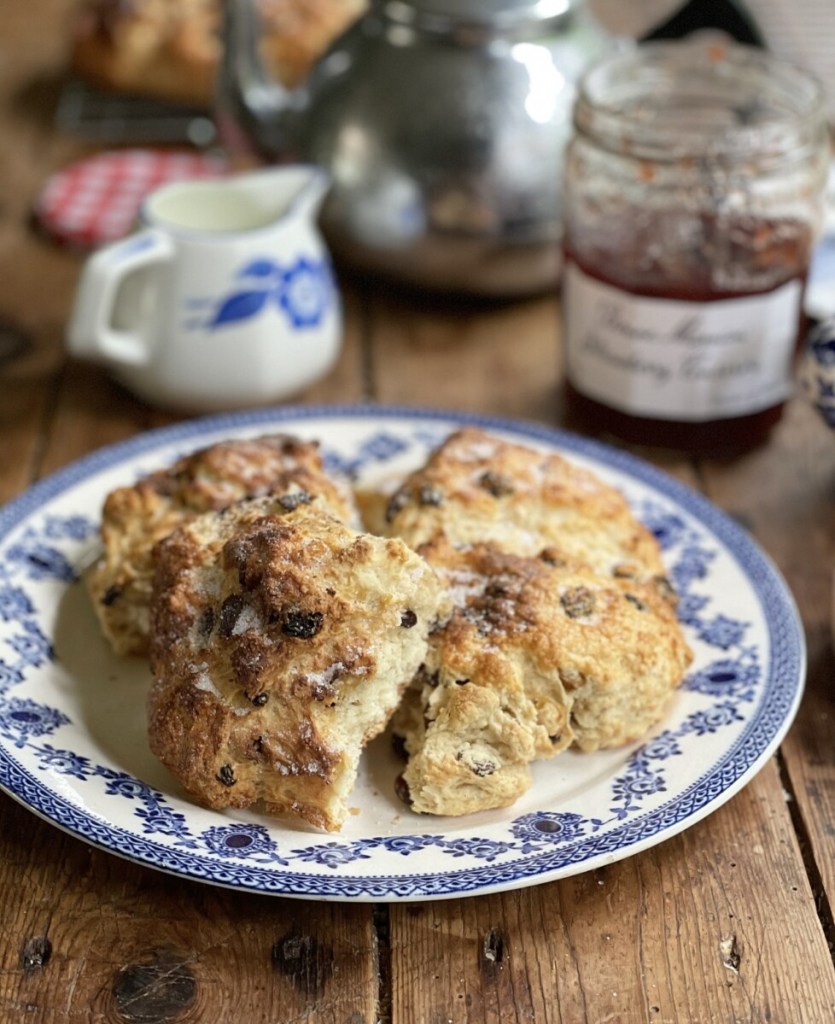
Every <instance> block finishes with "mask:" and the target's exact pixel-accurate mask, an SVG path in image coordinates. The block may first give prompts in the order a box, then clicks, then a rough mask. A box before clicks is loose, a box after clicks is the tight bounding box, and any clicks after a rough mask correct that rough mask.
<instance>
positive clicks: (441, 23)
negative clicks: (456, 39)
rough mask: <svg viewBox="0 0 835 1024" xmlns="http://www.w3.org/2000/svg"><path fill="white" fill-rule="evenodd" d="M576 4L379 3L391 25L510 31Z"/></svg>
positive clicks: (492, 0)
mask: <svg viewBox="0 0 835 1024" xmlns="http://www.w3.org/2000/svg"><path fill="white" fill-rule="evenodd" d="M578 3H579V0H378V3H377V6H378V8H380V9H381V10H382V11H383V12H384V13H385V15H386V16H387V17H388V18H390V19H391V20H392V21H398V22H401V23H405V24H416V23H419V24H420V25H422V26H423V27H426V28H437V29H444V28H449V27H451V26H453V25H471V26H478V27H489V28H494V29H495V28H498V29H510V28H514V27H516V26H520V25H523V24H525V23H527V22H541V21H550V20H552V19H554V18H558V17H560V16H562V15H564V14H567V13H568V12H569V11H571V10H572V9H573V8H575V7H577V6H578Z"/></svg>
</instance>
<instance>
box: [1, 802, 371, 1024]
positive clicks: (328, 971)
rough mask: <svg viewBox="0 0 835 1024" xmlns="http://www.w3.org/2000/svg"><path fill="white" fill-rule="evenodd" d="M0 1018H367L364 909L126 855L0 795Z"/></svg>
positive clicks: (324, 1022)
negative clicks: (100, 847)
mask: <svg viewBox="0 0 835 1024" xmlns="http://www.w3.org/2000/svg"><path fill="white" fill-rule="evenodd" d="M0 906H2V907H3V922H4V934H5V936H6V941H4V942H3V944H2V950H0V1019H2V1020H4V1021H12V1020H23V1019H26V1020H29V1021H37V1022H39V1024H76V1022H78V1021H82V1020H84V1021H113V1022H120V1024H130V1022H134V1024H135V1022H139V1021H145V1022H151V1021H156V1022H160V1024H162V1022H165V1021H172V1022H173V1021H175V1020H176V1021H180V1020H189V1021H241V1022H250V1021H251V1022H260V1021H264V1022H266V1021H275V1022H278V1021H286V1022H289V1021H293V1022H294V1024H304V1022H310V1024H344V1022H346V1021H351V1022H352V1024H354V1022H355V1024H363V1022H367V1024H374V1022H375V1021H376V1019H377V1017H376V1011H377V998H378V993H377V980H376V970H375V967H376V957H375V938H374V933H373V928H372V911H371V908H370V907H369V906H367V905H350V904H338V903H311V902H308V901H304V900H289V899H280V898H276V897H270V896H261V895H256V894H248V893H240V892H233V891H231V890H227V889H223V888H220V887H216V886H209V885H202V884H200V883H198V882H186V881H183V880H181V879H176V878H173V877H171V876H168V875H165V874H162V873H161V872H155V871H153V870H151V869H150V868H143V867H138V866H135V865H133V864H128V863H126V862H125V861H123V860H121V859H119V858H116V857H114V856H112V855H110V854H107V853H102V852H100V851H97V850H95V849H93V848H91V847H89V846H88V845H86V844H85V843H84V842H82V841H80V840H78V839H75V838H72V837H70V836H68V835H65V834H64V833H63V832H59V831H58V830H57V829H55V828H52V827H51V826H49V825H47V824H46V823H44V822H40V821H37V820H36V819H35V818H34V817H33V816H32V815H30V814H29V813H28V812H26V811H25V810H24V809H23V808H21V807H18V806H17V805H16V804H14V803H13V802H12V801H11V800H8V799H5V798H3V799H0Z"/></svg>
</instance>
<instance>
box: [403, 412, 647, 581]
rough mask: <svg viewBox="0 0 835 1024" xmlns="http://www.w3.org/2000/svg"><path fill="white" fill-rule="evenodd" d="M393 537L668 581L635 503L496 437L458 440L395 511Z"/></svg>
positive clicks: (418, 477)
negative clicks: (481, 545) (546, 552)
mask: <svg viewBox="0 0 835 1024" xmlns="http://www.w3.org/2000/svg"><path fill="white" fill-rule="evenodd" d="M385 520H386V522H385V532H386V533H387V534H388V535H390V536H398V537H402V538H403V539H404V540H405V541H406V543H407V544H410V545H412V546H413V547H415V548H417V547H420V545H421V544H425V543H426V542H427V541H430V540H432V539H433V538H434V537H436V536H438V535H440V534H442V533H443V534H445V535H446V537H447V538H448V540H450V541H451V542H452V543H453V544H474V543H478V542H479V541H491V542H494V543H495V544H497V545H498V546H499V547H500V548H501V549H502V550H504V551H508V552H510V553H513V554H518V555H538V554H539V553H540V552H541V551H542V550H543V549H544V548H546V547H547V548H549V549H550V552H551V556H552V558H553V559H554V560H567V561H582V562H585V563H587V564H588V565H589V566H590V567H591V568H594V569H595V570H596V571H598V572H601V573H603V574H604V575H620V576H630V577H637V578H646V577H653V576H661V575H663V573H664V566H663V563H662V560H661V554H660V551H659V548H658V544H657V542H656V540H655V538H654V537H653V536H652V534H650V533H649V531H648V530H647V529H646V528H645V527H644V526H642V525H641V524H640V523H639V522H638V521H637V520H636V519H635V517H634V516H633V514H632V512H631V510H630V508H629V506H628V504H627V502H626V500H625V498H624V497H623V495H622V494H621V493H620V492H619V491H618V490H616V489H615V488H614V487H611V486H609V485H608V484H606V483H604V481H602V480H601V479H600V478H599V477H598V476H597V475H596V474H594V473H592V472H590V471H588V470H586V469H584V468H582V467H581V466H579V465H575V464H574V463H573V462H570V461H569V460H568V459H565V458H563V457H562V456H561V455H559V454H556V453H553V452H550V453H545V452H538V451H535V450H534V449H532V448H528V447H525V446H522V445H518V444H513V443H509V442H506V441H503V440H501V439H500V438H497V437H493V436H491V435H489V434H487V433H486V432H485V431H483V430H481V429H479V428H476V427H466V428H464V429H462V430H458V431H456V432H455V433H454V434H452V435H451V436H450V437H449V438H448V439H447V440H446V441H445V442H444V443H443V444H442V445H441V446H440V447H439V448H437V449H436V450H435V451H434V452H433V453H432V454H431V456H430V457H429V459H428V460H427V462H426V465H425V466H424V467H422V468H421V469H419V470H418V471H416V472H415V473H412V474H411V475H410V476H409V477H408V478H407V479H406V480H405V481H404V483H403V485H402V487H400V489H399V490H397V491H396V492H395V493H394V495H393V496H392V497H391V499H390V500H389V503H388V508H387V512H386V516H385Z"/></svg>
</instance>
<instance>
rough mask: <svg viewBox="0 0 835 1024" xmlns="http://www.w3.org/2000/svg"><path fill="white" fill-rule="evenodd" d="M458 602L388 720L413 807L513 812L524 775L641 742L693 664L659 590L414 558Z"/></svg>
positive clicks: (512, 565)
mask: <svg viewBox="0 0 835 1024" xmlns="http://www.w3.org/2000/svg"><path fill="white" fill-rule="evenodd" d="M420 553H421V554H422V555H423V556H424V557H425V558H426V559H427V561H428V562H429V563H430V565H432V566H433V568H435V570H436V571H437V573H438V575H439V576H440V578H441V581H442V582H443V583H444V585H445V586H446V588H447V591H448V593H449V594H450V595H451V596H452V598H453V599H454V603H455V610H454V612H453V614H452V616H451V618H450V619H449V620H448V621H446V623H445V624H442V625H440V626H439V628H437V629H436V630H435V631H433V633H432V634H431V636H430V641H429V650H428V652H427V656H426V660H425V662H424V664H423V666H422V668H421V671H420V672H419V673H418V675H417V676H416V679H415V681H414V682H413V684H412V686H411V687H410V688H409V690H408V692H407V694H406V697H405V699H404V701H403V703H402V705H401V707H400V709H399V710H398V712H397V714H396V715H395V719H394V723H393V729H394V732H395V734H397V735H399V736H400V737H401V738H402V740H403V744H404V747H405V751H406V753H407V755H408V762H407V765H406V768H405V771H404V774H403V781H404V782H405V783H406V785H407V787H408V793H409V800H410V804H411V806H412V808H413V809H414V810H416V811H418V812H428V813H432V814H450V815H457V814H467V813H470V812H472V811H476V810H486V809H490V808H495V807H504V806H507V805H509V804H511V803H512V802H513V801H514V800H516V798H517V797H518V796H520V795H521V794H522V793H523V792H524V791H525V790H526V789H527V788H528V786H529V785H530V780H531V776H530V763H531V762H532V761H534V760H537V759H540V758H548V757H551V756H553V755H554V754H556V753H558V752H559V751H561V750H563V749H565V748H566V747H567V746H568V745H569V744H571V743H574V744H575V745H576V746H578V747H579V748H581V749H583V750H596V749H598V748H600V747H610V746H617V745H621V744H624V743H628V742H630V741H632V740H635V739H637V738H639V737H640V736H641V735H643V734H644V733H645V732H646V730H647V729H649V728H650V726H652V725H653V724H655V722H657V721H658V719H659V718H660V717H661V716H662V715H663V713H664V711H665V709H666V707H667V704H668V702H669V699H670V697H671V695H672V692H673V690H674V689H675V687H676V686H677V685H678V684H679V682H680V681H681V679H682V677H683V675H684V672H685V669H686V667H687V665H688V664H689V662H690V657H691V654H690V650H689V648H688V646H687V644H686V642H685V641H684V639H683V637H682V635H681V631H680V629H679V627H678V624H677V622H676V620H675V615H674V612H673V608H672V607H671V605H670V603H669V600H668V593H667V588H666V587H664V586H663V585H661V586H658V585H654V584H642V583H637V582H634V581H625V580H622V579H615V578H612V577H608V578H607V577H603V576H601V575H600V574H598V573H596V572H594V571H593V570H590V569H589V568H588V567H586V566H584V565H583V564H582V563H574V564H566V563H558V564H554V562H553V559H552V557H551V555H550V553H549V552H548V551H547V550H546V551H545V552H544V554H543V555H541V556H540V557H538V558H530V557H522V556H518V555H511V554H507V553H505V552H502V551H500V550H499V549H498V548H497V547H496V546H495V545H493V544H473V545H470V546H466V547H458V548H456V547H454V546H453V545H451V544H450V543H449V542H448V541H447V540H445V539H444V538H438V539H436V540H434V541H432V542H430V543H429V544H426V545H424V546H423V547H421V549H420Z"/></svg>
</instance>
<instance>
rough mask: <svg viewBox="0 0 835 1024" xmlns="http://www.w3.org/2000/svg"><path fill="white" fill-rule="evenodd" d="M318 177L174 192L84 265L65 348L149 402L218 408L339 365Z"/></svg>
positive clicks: (237, 180)
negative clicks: (101, 366) (319, 216)
mask: <svg viewBox="0 0 835 1024" xmlns="http://www.w3.org/2000/svg"><path fill="white" fill-rule="evenodd" d="M327 187H328V178H327V176H326V175H325V174H324V173H323V172H322V171H320V170H318V169H316V168H313V167H307V166H283V167H276V168H270V169H268V170H262V171H255V172H252V173H247V174H240V175H235V176H231V177H229V178H227V179H223V180H220V181H195V182H178V183H176V184H172V185H167V186H164V187H162V188H160V189H158V190H157V191H156V192H154V193H152V195H151V196H149V197H148V199H147V200H146V201H145V203H144V204H143V206H142V208H141V211H140V215H139V221H140V227H139V230H138V231H137V232H136V233H135V234H133V235H131V236H130V237H128V238H126V239H125V240H124V241H121V242H117V243H115V244H113V245H110V246H107V247H106V248H104V249H101V250H100V251H98V252H97V253H95V254H94V255H93V256H92V257H90V259H89V260H88V261H87V263H86V264H85V266H84V270H83V272H82V275H81V280H80V282H79V286H78V290H77V294H76V300H75V306H74V309H73V313H72V316H71V320H70V325H69V331H68V338H67V344H68V348H69V351H70V352H71V353H72V354H73V355H76V356H80V357H83V358H89V359H94V360H96V361H99V362H101V363H103V364H105V365H106V366H108V367H109V368H110V369H111V370H112V372H113V373H114V376H116V378H117V379H118V380H120V381H121V382H122V383H123V384H125V386H126V387H128V388H129V389H130V390H132V391H133V392H135V393H136V394H137V395H139V396H140V397H141V398H143V399H145V400H147V401H149V402H153V403H155V404H159V405H163V406H169V407H173V408H177V409H181V410H184V411H195V412H200V411H207V412H208V411H214V410H221V409H233V408H238V407H244V406H250V405H257V404H263V403H267V402H271V401H278V400H281V399H283V398H287V397H289V396H291V395H293V394H294V393H296V392H298V391H299V390H301V389H302V388H304V387H306V386H307V385H308V384H311V383H312V382H313V381H315V380H316V379H317V378H319V377H321V376H322V375H323V374H324V373H326V372H327V371H328V370H329V369H330V367H331V366H332V365H333V363H334V361H335V359H336V357H337V355H338V352H339V349H340V346H341V341H342V309H341V302H340V298H339V293H338V291H337V288H336V284H335V281H334V276H333V272H332V268H331V261H330V257H329V253H328V251H327V249H326V246H325V243H324V241H323V239H322V237H321V235H320V233H319V230H318V227H317V224H316V216H317V213H318V210H319V207H320V204H321V201H322V199H323V198H324V195H325V192H326V191H327Z"/></svg>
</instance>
